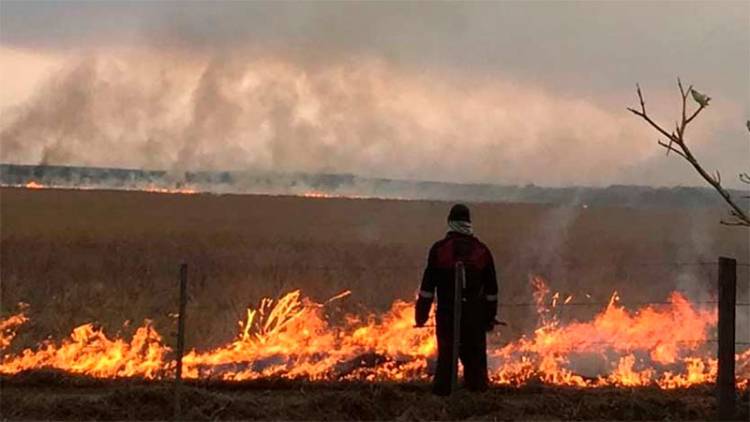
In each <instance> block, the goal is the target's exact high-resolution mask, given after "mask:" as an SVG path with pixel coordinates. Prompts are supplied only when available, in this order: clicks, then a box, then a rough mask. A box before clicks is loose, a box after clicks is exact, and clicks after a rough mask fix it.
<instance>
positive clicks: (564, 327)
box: [0, 278, 750, 388]
mask: <svg viewBox="0 0 750 422" xmlns="http://www.w3.org/2000/svg"><path fill="white" fill-rule="evenodd" d="M532 284H533V286H534V287H535V289H536V290H535V296H534V297H535V300H536V303H537V305H538V312H539V326H538V327H537V329H536V330H535V331H534V332H533V333H532V334H530V335H528V336H523V337H521V338H520V339H517V340H515V341H512V342H509V343H507V344H505V345H502V344H499V338H498V336H492V337H491V338H490V347H489V351H488V358H489V362H490V376H491V379H492V381H493V382H494V383H496V384H508V385H519V384H523V383H525V382H528V381H530V380H539V381H541V382H544V383H548V384H556V385H571V386H580V387H600V386H645V385H655V386H659V387H661V388H677V387H685V386H690V385H695V384H701V383H707V382H713V381H714V380H715V378H716V360H715V359H713V358H712V357H711V355H710V352H709V351H708V350H706V347H705V346H706V344H707V341H708V333H709V332H710V331H711V329H713V327H714V326H715V324H716V315H715V312H714V311H712V310H707V309H698V308H696V307H695V306H693V305H692V304H691V303H690V302H689V301H688V300H687V299H686V298H685V297H684V296H683V295H681V294H680V293H677V292H674V293H672V294H671V295H670V297H669V300H668V303H667V304H666V305H663V306H654V305H652V306H645V307H643V308H640V309H637V310H634V311H628V310H627V309H625V308H624V307H623V306H620V305H619V304H618V303H617V294H616V293H615V294H613V295H612V298H611V300H610V303H609V305H608V306H607V307H606V308H605V309H604V310H602V311H601V312H600V313H599V314H597V315H596V316H595V317H594V318H593V319H592V320H590V321H585V322H578V321H573V322H571V323H567V324H564V323H562V322H561V321H560V320H559V319H558V318H557V317H556V316H555V315H554V313H553V312H552V309H551V308H550V306H545V303H547V302H550V304H555V305H557V304H558V299H559V297H560V296H559V295H552V296H549V293H550V290H549V288H548V287H547V285H546V283H544V281H543V280H542V279H541V278H533V279H532ZM349 294H350V292H348V291H347V292H343V293H342V294H340V295H337V296H335V297H334V298H331V299H329V300H328V301H326V302H324V303H322V304H321V303H316V302H313V301H311V300H310V299H307V298H305V297H303V296H302V294H301V293H300V291H298V290H297V291H293V292H291V293H288V294H286V295H285V296H283V297H281V298H280V299H278V300H271V299H263V300H262V301H261V302H260V304H259V306H258V307H257V308H255V309H248V310H247V316H246V318H245V320H244V321H240V322H239V328H240V329H239V333H238V335H237V337H236V339H235V340H233V341H231V342H230V343H228V344H226V345H224V346H221V347H218V348H216V349H213V350H206V351H196V350H193V351H190V352H189V353H188V354H187V355H185V357H184V360H183V374H184V376H185V377H187V378H218V379H225V380H246V379H256V378H262V377H285V378H305V379H309V380H336V379H359V380H369V381H376V380H414V379H428V378H429V377H430V371H431V368H433V367H434V358H435V353H436V341H435V337H434V331H433V330H432V329H427V328H425V329H416V328H414V327H413V316H414V314H413V304H411V303H407V302H403V301H396V302H395V303H394V304H393V305H392V306H391V308H390V310H388V311H387V312H385V313H384V314H381V315H377V314H369V315H364V316H362V315H347V316H345V317H344V318H343V321H342V322H340V323H336V324H334V323H333V322H332V321H330V320H329V318H328V317H327V315H326V309H327V307H328V306H331V305H330V304H331V303H332V302H334V301H336V300H340V299H341V298H343V297H346V296H348V295H349ZM547 297H549V298H550V299H549V300H548V299H547ZM565 301H569V300H568V299H565ZM26 320H27V319H26V318H25V317H24V316H23V314H18V315H13V316H11V317H9V318H7V319H4V320H1V321H0V328H2V330H1V331H2V332H3V337H2V338H1V339H2V343H0V344H1V345H2V348H3V349H5V348H7V347H9V345H10V343H11V341H12V339H13V332H14V330H15V329H16V328H17V327H18V326H20V325H21V324H23V323H24V322H26ZM171 352H172V351H171V349H170V348H169V347H167V346H166V345H165V344H164V342H163V340H162V338H161V336H160V335H159V333H157V332H156V330H154V329H153V327H152V326H151V324H150V322H149V321H146V322H145V323H144V325H143V326H141V327H140V328H138V330H137V331H136V332H135V334H134V336H133V337H132V339H131V340H130V341H125V340H123V339H121V338H115V339H110V338H108V337H107V336H106V335H105V333H104V332H103V331H102V330H101V329H98V328H95V327H94V326H93V325H92V324H85V325H82V326H80V327H78V328H76V329H75V330H73V333H72V334H71V336H70V337H69V338H68V339H64V340H62V341H61V342H59V343H54V342H51V341H48V342H44V343H42V344H41V345H40V346H38V347H37V348H36V349H35V350H31V349H26V350H23V351H22V352H20V353H19V354H15V355H13V354H8V355H5V357H4V358H3V360H2V362H1V363H0V373H3V374H15V373H18V372H20V371H24V370H31V369H38V368H57V369H61V370H64V371H68V372H71V373H78V374H86V375H90V376H93V377H103V378H111V377H128V376H138V377H144V378H149V379H151V378H159V377H167V376H171V374H172V372H173V370H174V367H175V363H174V361H173V360H171V359H170V358H169V356H170V355H171ZM592 363H595V364H596V365H598V367H597V368H598V369H597V370H596V371H594V373H591V374H586V375H584V374H583V373H581V370H580V368H581V367H582V366H585V365H583V364H589V365H590V364H592ZM596 365H595V366H596ZM584 372H585V371H584ZM737 374H738V380H739V381H738V385H739V386H740V387H742V388H746V387H747V378H748V377H749V376H750V351H746V352H744V353H740V354H738V355H737Z"/></svg>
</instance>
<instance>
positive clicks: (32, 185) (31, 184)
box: [23, 180, 47, 189]
mask: <svg viewBox="0 0 750 422" xmlns="http://www.w3.org/2000/svg"><path fill="white" fill-rule="evenodd" d="M23 187H25V188H26V189H46V188H47V186H45V185H43V184H41V183H37V182H35V181H34V180H31V181H29V182H28V183H26V184H25V185H23Z"/></svg>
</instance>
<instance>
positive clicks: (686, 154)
mask: <svg viewBox="0 0 750 422" xmlns="http://www.w3.org/2000/svg"><path fill="white" fill-rule="evenodd" d="M677 87H678V88H679V89H680V99H681V100H682V113H681V114H682V115H681V121H679V122H676V123H675V130H674V132H672V133H668V132H667V131H666V130H665V129H664V128H663V127H661V126H660V125H659V124H658V123H656V122H655V121H654V120H653V119H652V118H651V117H650V116H649V115H648V113H647V112H646V101H645V100H644V99H643V92H642V91H641V86H640V84H636V92H637V94H638V102H639V103H640V106H641V109H640V110H636V109H633V108H630V107H628V111H630V112H631V113H633V114H635V115H636V116H638V117H640V118H642V119H643V120H645V121H646V122H647V123H648V124H649V125H651V127H653V128H654V129H656V131H658V132H659V133H660V134H662V135H663V136H665V137H666V138H667V139H668V140H669V143H664V142H662V141H657V143H658V144H659V145H660V146H662V147H664V148H665V149H666V150H667V155H669V153H670V152H674V153H675V154H677V155H679V156H680V157H682V158H683V159H684V160H685V161H687V162H688V163H690V165H692V166H693V168H694V169H695V171H697V172H698V174H700V176H701V177H702V178H703V179H704V180H705V181H706V182H708V184H709V185H711V186H712V187H713V188H714V189H715V190H716V192H718V193H719V195H721V197H722V198H723V199H724V202H726V203H727V204H728V205H729V207H730V215H731V216H732V218H733V220H730V221H725V220H722V221H721V224H725V225H729V226H746V227H750V216H748V213H747V211H745V210H743V209H742V208H741V207H740V206H739V205H738V204H737V203H736V202H735V201H734V199H732V196H731V194H730V193H729V191H728V190H726V189H724V188H723V187H722V186H721V173H719V171H716V173H715V175H711V174H710V173H709V172H707V171H706V170H705V169H704V168H703V166H701V164H700V163H699V162H698V160H697V159H696V158H695V156H694V155H693V152H692V151H691V150H690V148H689V147H688V145H687V143H686V142H685V131H686V129H687V126H688V125H689V124H690V123H691V122H692V121H693V120H694V119H695V118H696V117H698V115H699V114H700V113H701V112H702V111H703V109H704V108H706V107H707V106H708V102H709V101H710V100H711V98H710V97H708V96H706V95H703V94H701V93H699V92H697V91H694V90H693V86H692V85H690V86H688V88H687V89H685V87H684V86H683V84H682V80H680V78H677ZM690 95H692V96H693V99H694V100H695V102H696V103H698V108H697V109H695V110H694V111H693V112H692V113H688V104H687V102H688V101H687V99H688V96H690ZM747 129H748V131H750V121H748V122H747ZM674 145H676V147H675V146H674ZM740 181H742V182H744V183H750V176H749V175H748V174H747V173H742V174H740Z"/></svg>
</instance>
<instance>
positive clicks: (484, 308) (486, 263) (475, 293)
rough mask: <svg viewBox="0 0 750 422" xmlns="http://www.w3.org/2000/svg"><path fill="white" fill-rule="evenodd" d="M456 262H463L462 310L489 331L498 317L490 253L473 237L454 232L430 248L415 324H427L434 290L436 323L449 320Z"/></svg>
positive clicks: (493, 270)
mask: <svg viewBox="0 0 750 422" xmlns="http://www.w3.org/2000/svg"><path fill="white" fill-rule="evenodd" d="M458 261H461V262H463V264H464V267H465V273H466V286H465V288H464V289H463V305H462V307H463V308H464V309H465V310H471V312H470V313H471V314H474V315H476V319H478V321H476V322H477V323H482V324H486V328H487V329H491V328H492V325H493V323H494V320H495V315H496V314H497V277H496V275H495V264H494V262H493V259H492V253H491V252H490V250H489V248H487V246H485V244H484V243H482V242H480V241H479V239H477V238H476V237H474V236H472V235H466V234H461V233H457V232H453V231H451V232H448V234H447V235H446V236H445V238H444V239H442V240H440V241H438V242H436V243H435V244H434V245H433V246H432V248H431V249H430V254H429V256H428V259H427V268H425V271H424V275H423V277H422V284H421V286H420V289H419V296H418V299H417V305H416V315H415V322H416V324H417V325H418V326H422V325H424V324H425V322H427V318H428V317H429V313H430V308H431V306H432V301H433V298H434V296H435V291H436V290H437V298H438V301H437V302H438V303H437V320H438V324H440V322H441V321H446V320H449V319H450V318H452V315H453V303H454V301H453V298H454V296H453V288H454V277H455V265H456V262H458ZM472 319H474V318H472Z"/></svg>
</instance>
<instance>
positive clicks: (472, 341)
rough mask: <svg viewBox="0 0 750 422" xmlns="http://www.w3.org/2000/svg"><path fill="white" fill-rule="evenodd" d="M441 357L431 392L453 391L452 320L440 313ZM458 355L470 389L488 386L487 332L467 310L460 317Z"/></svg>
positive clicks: (439, 341) (482, 388) (483, 388)
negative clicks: (465, 313)
mask: <svg viewBox="0 0 750 422" xmlns="http://www.w3.org/2000/svg"><path fill="white" fill-rule="evenodd" d="M436 323H437V327H436V329H437V342H438V360H437V368H436V372H435V378H434V381H433V387H432V392H433V393H435V394H437V395H441V396H443V395H448V394H450V393H451V361H452V359H451V357H452V353H453V324H452V323H451V319H450V316H449V317H448V318H446V317H441V316H440V315H438V317H437V318H436ZM460 338H461V342H460V344H459V359H460V360H461V364H462V365H463V368H464V385H465V386H466V388H467V389H468V390H469V391H485V390H487V334H486V331H485V327H484V324H483V322H482V321H481V320H480V319H478V318H475V317H474V315H472V312H467V315H465V316H464V317H463V318H461V337H460Z"/></svg>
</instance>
